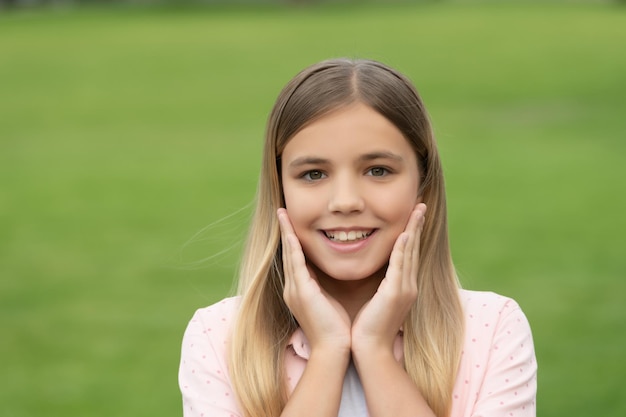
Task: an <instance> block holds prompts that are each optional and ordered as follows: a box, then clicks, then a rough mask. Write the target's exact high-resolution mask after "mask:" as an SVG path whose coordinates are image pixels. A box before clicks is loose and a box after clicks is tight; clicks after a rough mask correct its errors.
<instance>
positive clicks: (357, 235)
mask: <svg viewBox="0 0 626 417" xmlns="http://www.w3.org/2000/svg"><path fill="white" fill-rule="evenodd" d="M325 233H326V237H328V238H329V239H330V240H333V241H335V242H350V241H355V240H360V239H363V238H366V237H368V236H369V235H371V234H372V232H366V231H363V230H350V231H349V232H344V231H340V232H325Z"/></svg>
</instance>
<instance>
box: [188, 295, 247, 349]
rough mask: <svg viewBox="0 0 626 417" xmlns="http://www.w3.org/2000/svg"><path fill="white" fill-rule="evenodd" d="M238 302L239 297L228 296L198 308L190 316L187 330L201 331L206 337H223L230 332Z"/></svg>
mask: <svg viewBox="0 0 626 417" xmlns="http://www.w3.org/2000/svg"><path fill="white" fill-rule="evenodd" d="M239 303H240V297H229V298H224V299H223V300H221V301H218V302H216V303H215V304H212V305H209V306H207V307H203V308H199V309H198V310H196V312H195V313H194V315H193V317H192V318H191V320H190V322H189V326H188V327H187V331H195V332H201V333H202V334H204V335H206V336H208V337H211V336H213V337H215V336H219V337H220V338H222V339H224V338H225V337H226V336H227V335H228V333H229V332H230V328H231V325H232V323H233V321H234V320H235V316H236V315H237V311H238V309H239Z"/></svg>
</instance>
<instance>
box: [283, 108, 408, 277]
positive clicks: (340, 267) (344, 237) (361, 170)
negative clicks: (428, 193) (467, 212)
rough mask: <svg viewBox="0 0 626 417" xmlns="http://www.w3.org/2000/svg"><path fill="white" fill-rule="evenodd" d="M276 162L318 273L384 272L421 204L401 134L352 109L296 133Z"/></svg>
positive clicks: (365, 274) (377, 118)
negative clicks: (402, 234) (401, 234)
mask: <svg viewBox="0 0 626 417" xmlns="http://www.w3.org/2000/svg"><path fill="white" fill-rule="evenodd" d="M281 164H282V166H281V167H282V183H283V193H284V196H285V205H286V208H287V213H288V214H289V218H290V219H291V223H292V224H293V227H294V230H295V232H296V235H297V236H298V239H299V240H300V243H301V244H302V248H303V251H304V254H305V256H306V258H307V261H308V262H309V264H311V266H312V267H313V268H314V269H315V270H316V271H317V272H318V274H319V273H322V274H325V275H327V276H329V277H331V278H334V279H337V280H343V281H350V280H360V279H363V278H368V277H371V276H373V275H376V276H380V275H378V274H377V273H379V272H380V273H384V270H383V269H382V268H384V267H386V265H387V262H388V261H389V255H390V254H391V250H392V247H393V245H394V243H395V241H396V239H397V237H398V236H399V235H400V233H402V231H404V228H405V226H406V224H407V222H408V219H409V215H410V214H411V211H412V210H413V208H414V207H415V205H416V204H417V203H418V202H419V201H420V200H419V199H418V189H419V185H420V184H419V172H418V167H417V160H416V157H415V153H414V151H413V149H412V148H411V146H410V145H409V143H408V142H407V140H406V139H405V138H404V136H403V135H402V133H401V132H400V131H399V130H398V129H397V128H396V127H395V126H394V125H393V124H392V123H391V122H390V121H389V120H387V119H386V118H385V117H384V116H382V115H380V114H379V113H377V112H376V111H375V110H373V109H372V108H371V107H368V106H366V105H364V104H361V103H357V104H353V105H350V106H348V107H345V108H341V109H339V110H337V111H335V112H332V113H330V114H329V115H326V116H324V117H322V118H321V119H319V120H317V121H315V122H313V123H311V124H310V125H308V126H306V127H305V128H303V129H302V130H301V131H299V132H298V133H297V134H296V135H295V136H294V137H293V138H292V139H291V140H290V141H289V142H288V143H287V145H286V146H285V149H284V151H283V153H282V156H281Z"/></svg>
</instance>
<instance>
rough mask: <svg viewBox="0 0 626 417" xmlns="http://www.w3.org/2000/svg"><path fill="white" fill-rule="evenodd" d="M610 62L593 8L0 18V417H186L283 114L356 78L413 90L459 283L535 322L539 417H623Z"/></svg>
mask: <svg viewBox="0 0 626 417" xmlns="http://www.w3.org/2000/svg"><path fill="white" fill-rule="evenodd" d="M624 45H626V9H625V8H624V7H621V8H620V7H617V6H614V5H610V4H608V5H607V4H603V3H595V4H574V5H552V6H545V5H544V6H541V5H538V4H534V5H532V4H530V5H519V4H511V3H507V4H500V5H498V4H484V5H477V4H473V5H467V4H464V3H463V2H460V3H459V2H455V3H452V4H450V3H437V4H435V3H433V4H428V5H422V6H419V5H414V6H410V5H404V6H395V7H386V8H376V7H374V6H370V7H361V8H356V7H351V8H349V7H343V8H337V7H335V8H330V7H326V8H315V9H312V8H293V9H286V8H282V9H281V8H267V9H254V10H251V9H250V10H249V9H243V8H239V9H224V8H221V9H204V10H203V9H192V10H167V9H166V10H163V9H161V10H158V9H154V10H146V9H141V8H135V9H132V8H129V9H122V8H115V9H85V10H70V9H49V10H44V11H41V10H39V11H22V12H17V13H5V14H0V328H1V329H2V333H1V335H0V357H1V358H2V359H1V362H0V363H1V364H2V365H1V369H2V371H1V373H2V377H1V378H0V414H1V415H2V416H6V417H26V416H40V415H45V416H51V417H56V416H63V417H67V416H93V417H98V416H107V417H110V416H135V417H138V416H171V415H180V414H181V405H180V395H179V392H178V386H177V379H176V378H177V367H178V355H179V346H180V340H181V337H182V332H183V330H184V328H185V326H186V324H187V321H188V319H189V318H190V317H191V314H192V313H193V311H194V310H195V309H196V308H198V307H201V306H204V305H207V304H209V303H212V302H214V301H216V300H218V299H220V298H221V297H223V296H225V295H227V294H228V293H229V291H230V289H231V285H232V278H233V276H234V275H235V270H236V265H237V259H238V256H239V252H238V251H239V247H240V241H241V239H242V236H243V234H244V230H245V225H246V221H247V218H248V215H249V206H248V204H249V203H250V202H251V200H252V198H253V195H254V192H255V185H256V176H257V171H258V167H259V159H260V149H261V142H262V137H263V131H264V123H265V119H266V117H267V114H268V112H269V110H270V107H271V105H272V103H273V100H274V98H275V97H276V95H277V94H278V91H279V89H280V88H281V87H282V85H283V84H284V83H285V82H286V81H287V80H288V79H289V78H290V77H291V76H292V75H294V74H295V72H296V71H298V70H299V69H301V68H302V67H304V66H306V65H308V64H310V63H313V62H315V61H318V60H320V59H324V58H328V57H334V56H355V57H370V58H375V59H379V60H382V61H384V62H387V63H389V64H391V65H392V66H395V67H396V68H398V69H400V70H401V71H403V72H405V73H406V74H407V75H409V76H410V77H411V78H412V79H413V81H414V82H415V83H416V85H417V86H418V88H419V90H420V91H421V93H422V95H423V97H424V99H425V101H426V104H427V106H428V107H429V109H430V112H431V115H432V118H433V120H434V124H435V127H436V131H437V135H438V139H439V142H440V147H441V151H442V156H443V159H444V165H445V169H446V178H447V185H448V197H449V205H450V207H449V212H450V221H451V235H452V244H453V252H454V256H455V261H456V264H457V266H458V269H459V271H460V274H461V278H462V281H463V284H464V286H465V287H467V288H472V289H490V290H494V291H497V292H500V293H503V294H506V295H509V296H512V297H514V298H515V299H517V300H518V301H519V302H520V304H521V305H522V307H523V308H524V310H525V312H526V313H527V315H528V317H529V319H530V322H531V325H532V327H533V331H534V336H535V343H536V348H537V356H538V361H539V366H540V368H539V370H540V374H539V398H538V415H539V416H542V417H560V416H568V417H576V416H580V417H583V416H584V417H587V416H590V415H600V416H603V417H622V416H624V415H626V396H625V395H624V394H625V391H624V389H623V378H624V375H626V359H624V352H626V303H625V302H624V299H625V298H626V297H625V294H626V281H625V280H624V275H625V272H626V256H625V254H626V239H625V236H626V220H625V216H624V214H625V213H626V196H625V193H624V190H625V185H626V168H625V167H624V166H625V162H626V141H625V139H626V100H625V97H626V54H625V53H624ZM233 213H234V214H233ZM230 214H233V216H231V217H228V218H225V219H224V220H222V221H219V220H220V219H222V218H224V217H225V216H229V215H230ZM207 225H211V227H208V228H206V229H204V227H205V226H207ZM196 232H200V234H199V235H198V236H196V238H195V239H192V240H191V241H190V242H188V241H189V239H190V238H192V237H193V236H194V235H195V234H196ZM203 259H204V262H202V263H199V264H198V261H201V260H203Z"/></svg>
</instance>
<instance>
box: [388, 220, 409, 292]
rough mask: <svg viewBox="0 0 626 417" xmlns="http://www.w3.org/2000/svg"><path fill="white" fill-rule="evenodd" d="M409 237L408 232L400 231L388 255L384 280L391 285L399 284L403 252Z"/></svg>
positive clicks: (400, 281)
mask: <svg viewBox="0 0 626 417" xmlns="http://www.w3.org/2000/svg"><path fill="white" fill-rule="evenodd" d="M408 238H409V235H408V233H406V232H402V233H400V236H398V238H397V239H396V242H395V243H394V245H393V249H392V250H391V255H390V256H389V266H388V267H387V273H386V274H385V280H387V281H388V282H389V283H390V284H392V285H396V286H397V285H400V284H401V283H402V269H403V265H404V252H405V248H406V244H407V240H408Z"/></svg>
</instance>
